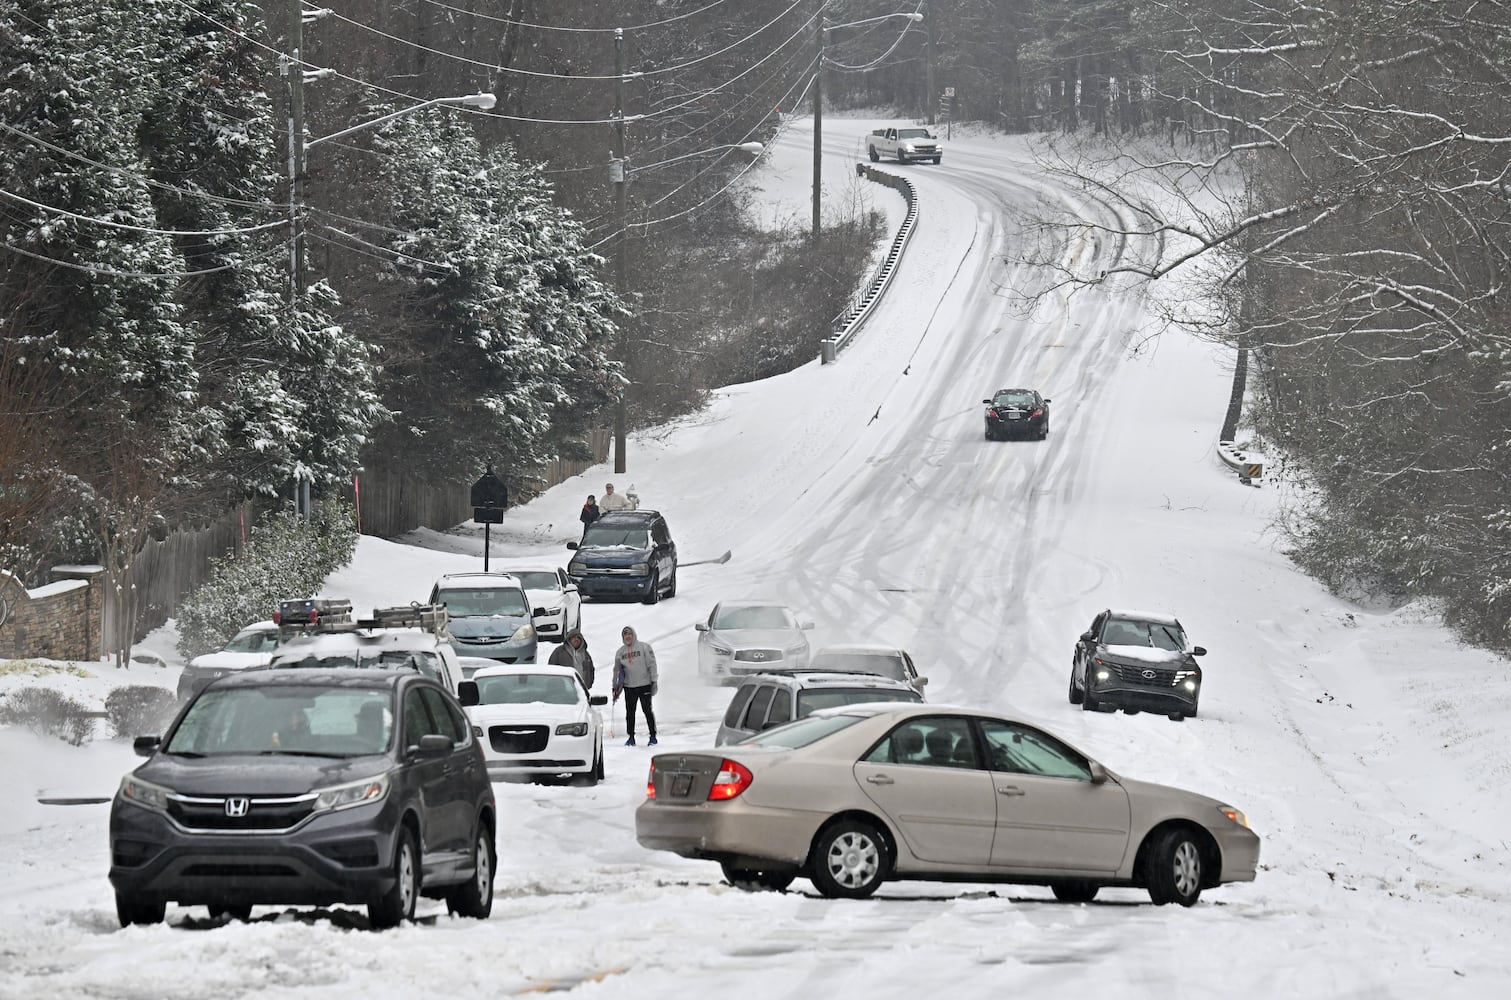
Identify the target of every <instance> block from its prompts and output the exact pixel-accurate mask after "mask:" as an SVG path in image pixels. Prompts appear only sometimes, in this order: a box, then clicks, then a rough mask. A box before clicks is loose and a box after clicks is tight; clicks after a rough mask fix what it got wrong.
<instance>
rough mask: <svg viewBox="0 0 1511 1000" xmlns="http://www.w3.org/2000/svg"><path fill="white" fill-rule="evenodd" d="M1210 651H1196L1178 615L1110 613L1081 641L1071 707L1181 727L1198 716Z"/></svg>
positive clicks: (1198, 648) (1072, 680)
mask: <svg viewBox="0 0 1511 1000" xmlns="http://www.w3.org/2000/svg"><path fill="white" fill-rule="evenodd" d="M1206 652H1207V651H1206V650H1205V649H1203V648H1202V647H1201V646H1192V645H1191V644H1190V643H1189V641H1188V640H1187V639H1186V630H1185V629H1183V628H1181V624H1180V622H1179V621H1177V620H1176V619H1175V617H1174V616H1173V615H1167V614H1161V613H1159V612H1153V611H1119V610H1115V609H1110V608H1109V609H1108V610H1106V611H1103V612H1102V613H1101V614H1099V615H1097V616H1096V618H1094V619H1093V620H1092V622H1091V628H1089V629H1087V630H1086V631H1085V632H1083V633H1082V634H1081V638H1080V639H1079V640H1077V642H1076V651H1075V656H1074V658H1073V659H1072V661H1071V666H1070V703H1071V704H1072V705H1080V706H1081V707H1082V708H1084V709H1086V710H1087V711H1088V712H1094V711H1097V710H1099V709H1100V710H1101V711H1104V712H1115V711H1117V710H1118V709H1119V708H1121V709H1122V710H1123V711H1125V712H1127V713H1128V714H1129V715H1134V714H1136V713H1138V712H1141V711H1150V712H1161V713H1163V714H1165V715H1168V716H1169V717H1170V718H1171V719H1174V720H1176V721H1177V722H1179V721H1181V720H1182V719H1188V718H1190V717H1191V716H1193V715H1195V714H1196V708H1197V704H1198V702H1199V700H1200V698H1201V667H1200V665H1198V664H1197V662H1196V657H1198V656H1204V655H1205V654H1206Z"/></svg>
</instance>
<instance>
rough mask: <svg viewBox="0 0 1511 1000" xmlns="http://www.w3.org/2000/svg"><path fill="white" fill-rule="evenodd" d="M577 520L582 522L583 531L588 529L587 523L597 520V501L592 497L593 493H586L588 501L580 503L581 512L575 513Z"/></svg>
mask: <svg viewBox="0 0 1511 1000" xmlns="http://www.w3.org/2000/svg"><path fill="white" fill-rule="evenodd" d="M577 520H579V521H581V522H582V530H583V531H584V532H586V531H587V530H588V525H590V524H592V523H593V522H594V521H596V520H598V502H597V501H596V500H594V499H593V494H591V493H589V494H588V501H587V503H585V504H583V505H582V513H581V514H578V515H577Z"/></svg>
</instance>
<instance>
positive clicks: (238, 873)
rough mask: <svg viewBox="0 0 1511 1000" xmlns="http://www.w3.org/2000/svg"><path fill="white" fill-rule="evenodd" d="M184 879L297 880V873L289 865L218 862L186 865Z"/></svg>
mask: <svg viewBox="0 0 1511 1000" xmlns="http://www.w3.org/2000/svg"><path fill="white" fill-rule="evenodd" d="M183 876H184V877H185V878H223V879H233V878H299V871H298V870H297V869H295V868H293V867H290V866H289V865H280V864H267V863H263V862H256V861H220V862H216V863H215V864H203V863H202V864H197V865H188V866H186V867H185V868H184V870H183Z"/></svg>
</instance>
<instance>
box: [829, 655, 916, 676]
mask: <svg viewBox="0 0 1511 1000" xmlns="http://www.w3.org/2000/svg"><path fill="white" fill-rule="evenodd" d="M808 666H809V667H811V668H812V669H814V670H837V671H840V672H841V673H851V674H879V675H880V676H882V677H890V678H892V679H893V680H894V681H905V680H907V679H908V675H907V671H906V670H904V669H903V666H902V657H900V656H887V655H885V654H881V653H818V654H815V655H814V657H813V660H812V661H811V662H810V663H809V664H808Z"/></svg>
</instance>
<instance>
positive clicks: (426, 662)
mask: <svg viewBox="0 0 1511 1000" xmlns="http://www.w3.org/2000/svg"><path fill="white" fill-rule="evenodd" d="M440 660H441V658H440V656H439V655H438V654H436V653H429V652H426V651H424V650H419V649H383V650H376V649H373V650H367V649H354V650H342V651H339V652H328V653H327V652H321V653H305V654H304V655H303V656H300V655H299V654H298V653H297V652H294V653H285V654H284V655H283V656H280V657H279V658H278V659H276V660H274V661H273V666H275V667H298V668H301V669H305V670H344V669H349V668H352V667H360V668H364V669H368V670H418V671H419V672H420V673H422V674H424V675H425V676H426V677H429V678H432V679H434V680H440V679H441V677H440V674H441V668H440Z"/></svg>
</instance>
